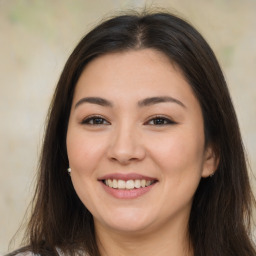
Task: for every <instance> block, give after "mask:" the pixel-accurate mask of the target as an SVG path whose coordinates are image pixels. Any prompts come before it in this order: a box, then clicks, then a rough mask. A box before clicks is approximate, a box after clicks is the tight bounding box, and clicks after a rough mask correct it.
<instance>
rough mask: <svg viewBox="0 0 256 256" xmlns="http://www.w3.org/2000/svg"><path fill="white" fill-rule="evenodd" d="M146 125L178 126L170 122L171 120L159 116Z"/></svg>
mask: <svg viewBox="0 0 256 256" xmlns="http://www.w3.org/2000/svg"><path fill="white" fill-rule="evenodd" d="M146 124H149V125H159V126H160V125H170V124H176V123H175V122H174V121H172V120H170V119H169V118H166V117H161V116H157V117H154V118H152V119H150V120H149V121H147V123H146Z"/></svg>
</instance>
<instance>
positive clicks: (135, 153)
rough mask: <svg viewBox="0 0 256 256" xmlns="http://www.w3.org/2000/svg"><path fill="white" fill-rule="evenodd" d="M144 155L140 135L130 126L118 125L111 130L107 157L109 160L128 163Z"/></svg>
mask: <svg viewBox="0 0 256 256" xmlns="http://www.w3.org/2000/svg"><path fill="white" fill-rule="evenodd" d="M145 155H146V150H145V148H144V145H143V142H142V138H141V135H140V134H139V132H138V131H137V130H136V129H134V128H132V127H128V126H126V127H124V126H122V127H119V128H118V129H115V130H114V131H113V134H112V136H111V142H110V146H109V149H108V158H109V159H110V160H111V161H116V162H119V163H120V164H122V165H128V164H129V163H131V162H136V161H141V160H142V159H144V157H145Z"/></svg>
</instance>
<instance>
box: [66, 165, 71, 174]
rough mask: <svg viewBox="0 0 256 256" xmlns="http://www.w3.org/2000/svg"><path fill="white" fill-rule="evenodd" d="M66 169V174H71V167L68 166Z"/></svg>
mask: <svg viewBox="0 0 256 256" xmlns="http://www.w3.org/2000/svg"><path fill="white" fill-rule="evenodd" d="M67 171H68V174H69V175H70V174H71V168H70V167H69V168H68V170H67Z"/></svg>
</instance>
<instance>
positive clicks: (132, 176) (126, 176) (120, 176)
mask: <svg viewBox="0 0 256 256" xmlns="http://www.w3.org/2000/svg"><path fill="white" fill-rule="evenodd" d="M108 179H111V180H113V179H116V180H124V181H127V180H157V179H156V178H153V177H149V176H145V175H141V174H138V173H111V174H106V175H104V176H102V177H100V178H98V180H108Z"/></svg>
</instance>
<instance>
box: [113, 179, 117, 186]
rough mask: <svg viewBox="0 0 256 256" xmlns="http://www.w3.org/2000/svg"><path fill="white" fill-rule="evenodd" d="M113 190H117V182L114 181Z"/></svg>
mask: <svg viewBox="0 0 256 256" xmlns="http://www.w3.org/2000/svg"><path fill="white" fill-rule="evenodd" d="M113 188H117V180H115V179H114V180H113Z"/></svg>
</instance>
